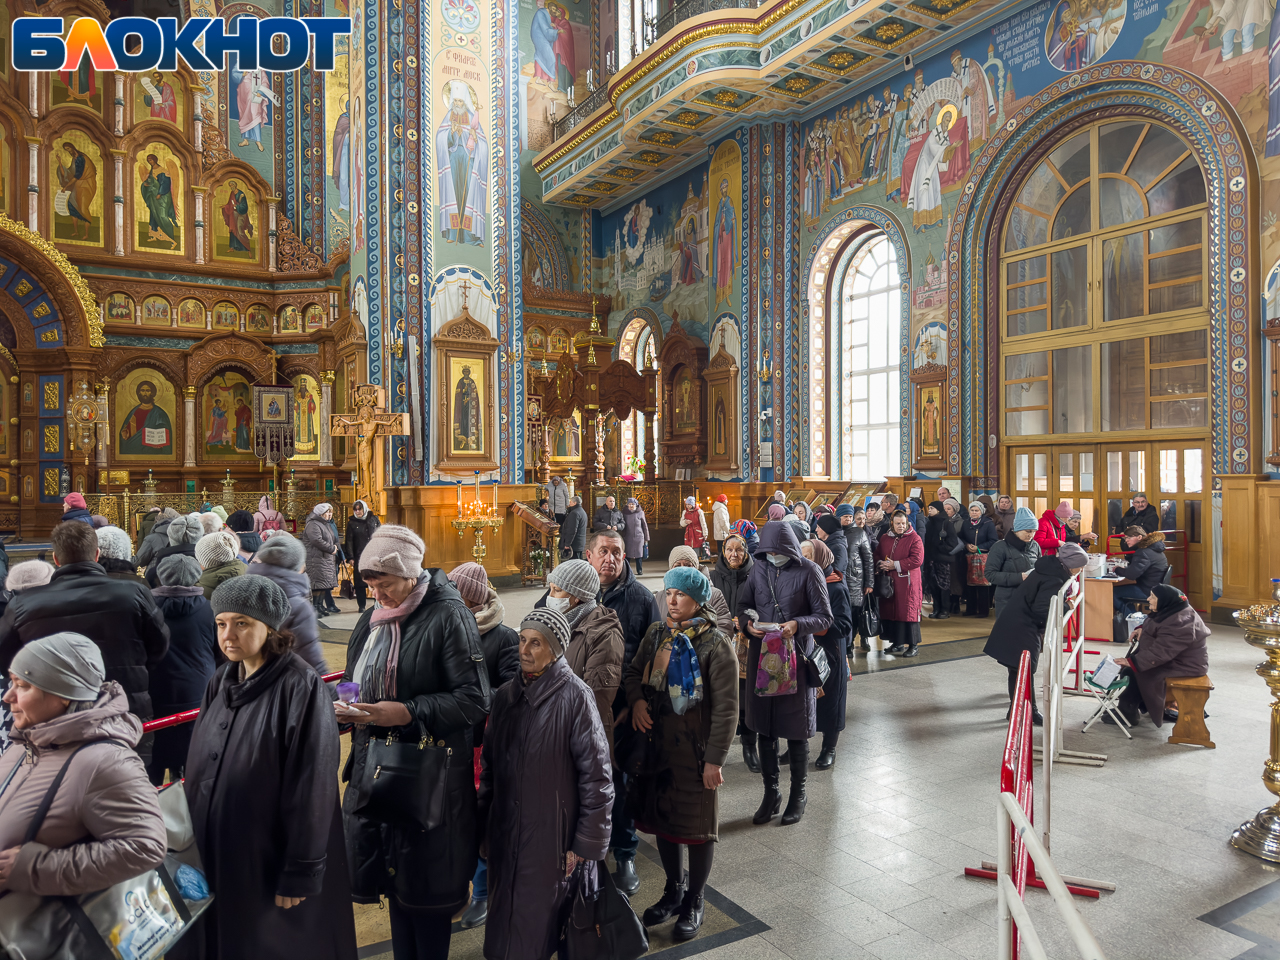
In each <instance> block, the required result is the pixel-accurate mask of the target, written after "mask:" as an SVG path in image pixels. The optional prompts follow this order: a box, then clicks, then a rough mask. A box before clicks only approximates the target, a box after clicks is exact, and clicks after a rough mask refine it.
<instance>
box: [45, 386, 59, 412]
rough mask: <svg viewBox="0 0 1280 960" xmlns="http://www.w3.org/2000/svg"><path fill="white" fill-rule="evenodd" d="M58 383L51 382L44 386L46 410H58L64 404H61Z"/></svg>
mask: <svg viewBox="0 0 1280 960" xmlns="http://www.w3.org/2000/svg"><path fill="white" fill-rule="evenodd" d="M58 398H59V392H58V381H57V380H49V381H47V382H46V383H45V385H44V408H45V409H46V410H57V409H58V407H60V406H61V405H62V404H61V403H59V399H58Z"/></svg>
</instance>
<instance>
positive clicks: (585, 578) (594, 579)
mask: <svg viewBox="0 0 1280 960" xmlns="http://www.w3.org/2000/svg"><path fill="white" fill-rule="evenodd" d="M363 562H364V560H363V558H361V563H362V564H363ZM547 583H549V584H553V585H554V586H557V587H559V588H560V589H561V590H563V591H565V593H568V594H570V595H571V596H574V597H577V598H578V599H579V600H582V601H584V602H586V601H590V600H594V599H595V598H596V594H598V593H599V592H600V574H598V573H596V570H595V567H593V566H591V564H589V563H587V561H585V560H566V561H565V562H564V563H562V564H560V566H558V567H556V568H555V569H554V570H552V571H551V573H550V574H549V575H548V576H547Z"/></svg>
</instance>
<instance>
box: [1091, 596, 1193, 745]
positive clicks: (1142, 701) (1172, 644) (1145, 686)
mask: <svg viewBox="0 0 1280 960" xmlns="http://www.w3.org/2000/svg"><path fill="white" fill-rule="evenodd" d="M1147 602H1148V603H1149V604H1150V605H1151V615H1150V616H1148V617H1147V620H1146V622H1145V623H1143V624H1142V626H1140V627H1138V628H1137V629H1136V630H1134V632H1133V635H1134V636H1137V638H1138V644H1137V647H1135V648H1134V651H1133V653H1132V654H1130V655H1129V656H1128V657H1125V658H1122V659H1120V660H1117V661H1116V662H1117V663H1119V664H1120V666H1121V667H1123V668H1124V670H1123V675H1127V676H1128V677H1129V678H1130V683H1129V686H1128V688H1127V689H1126V690H1125V691H1124V692H1123V693H1122V694H1120V712H1121V713H1122V714H1123V715H1124V718H1125V719H1126V720H1128V721H1129V723H1130V725H1136V724H1137V722H1138V712H1139V710H1141V711H1142V712H1144V713H1146V714H1147V715H1148V716H1150V717H1151V722H1152V723H1154V724H1155V725H1156V726H1157V727H1159V726H1161V725H1162V724H1163V723H1164V721H1166V720H1169V721H1173V720H1176V719H1178V715H1177V714H1176V713H1174V712H1173V711H1168V712H1166V711H1165V708H1164V704H1165V689H1164V688H1165V680H1167V679H1169V678H1170V677H1202V676H1204V675H1205V674H1206V673H1208V672H1209V648H1208V646H1207V645H1206V644H1205V640H1206V638H1208V636H1209V628H1208V627H1206V626H1205V624H1204V621H1203V620H1201V619H1200V614H1198V613H1196V612H1195V610H1193V609H1192V608H1191V601H1189V600H1188V599H1187V597H1186V594H1184V593H1183V592H1182V591H1181V590H1179V589H1178V588H1177V587H1174V586H1170V585H1169V584H1167V583H1159V584H1156V585H1155V586H1154V587H1152V588H1151V594H1150V596H1148V597H1147ZM1109 719H1110V718H1109V717H1103V720H1104V721H1109Z"/></svg>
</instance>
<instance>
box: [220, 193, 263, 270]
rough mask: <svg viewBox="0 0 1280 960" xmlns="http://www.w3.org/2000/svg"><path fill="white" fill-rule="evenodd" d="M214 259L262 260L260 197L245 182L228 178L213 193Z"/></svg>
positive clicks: (243, 261) (236, 260)
mask: <svg viewBox="0 0 1280 960" xmlns="http://www.w3.org/2000/svg"><path fill="white" fill-rule="evenodd" d="M213 203H214V206H216V207H217V208H218V213H217V214H216V215H215V216H214V218H213V258H214V259H215V260H230V261H234V262H239V263H252V262H254V261H256V260H257V259H258V226H257V225H258V198H257V196H256V195H255V194H254V193H253V191H252V190H250V189H249V188H248V187H246V186H245V185H244V182H243V181H241V180H237V179H232V180H228V181H227V182H226V183H225V184H223V185H222V186H220V187H218V188H216V189H215V190H214V192H213Z"/></svg>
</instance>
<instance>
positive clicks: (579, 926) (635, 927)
mask: <svg viewBox="0 0 1280 960" xmlns="http://www.w3.org/2000/svg"><path fill="white" fill-rule="evenodd" d="M596 877H597V878H598V882H599V889H598V890H597V891H596V894H595V896H594V897H592V896H591V895H590V893H589V891H588V890H587V883H586V882H585V879H586V877H585V873H584V871H582V870H579V871H578V876H577V881H578V882H577V890H575V891H574V894H573V899H572V900H571V901H570V906H569V916H568V919H567V920H566V922H565V925H564V931H563V937H562V940H561V944H560V956H561V957H564V958H566V960H638V958H640V957H642V956H644V955H645V954H646V953H648V951H649V935H648V933H647V932H646V931H645V928H644V925H643V924H642V923H641V922H640V918H639V917H637V916H636V914H635V911H634V910H632V909H631V901H630V900H628V899H627V896H626V894H624V893H623V892H622V891H621V890H619V889H618V887H617V885H616V884H615V883H614V882H613V876H612V875H611V874H610V873H609V868H608V866H607V865H606V864H605V863H604V861H600V862H598V863H597V864H596Z"/></svg>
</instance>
